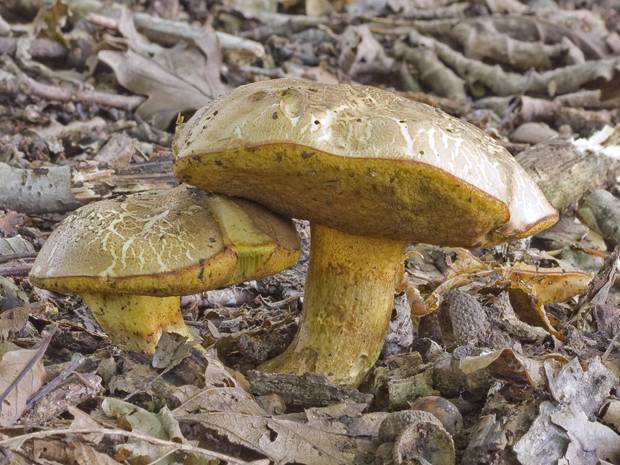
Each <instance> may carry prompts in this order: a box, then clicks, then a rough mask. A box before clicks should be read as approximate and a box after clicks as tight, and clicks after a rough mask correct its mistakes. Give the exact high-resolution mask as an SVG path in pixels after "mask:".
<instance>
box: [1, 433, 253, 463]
mask: <svg viewBox="0 0 620 465" xmlns="http://www.w3.org/2000/svg"><path fill="white" fill-rule="evenodd" d="M90 433H97V434H102V433H103V434H113V435H116V436H123V437H126V438H132V439H139V440H141V441H145V442H149V443H151V444H154V445H157V446H168V447H173V448H174V450H175V451H181V452H189V453H193V454H199V455H204V456H207V457H210V458H216V459H220V460H224V461H226V462H228V463H234V464H239V465H247V462H246V461H244V460H241V459H238V458H236V457H231V456H229V455H225V454H221V453H219V452H214V451H210V450H207V449H201V448H200V447H194V446H190V445H187V444H179V443H176V442H173V441H166V440H163V439H158V438H154V437H153V436H149V435H147V434H144V433H140V432H136V431H125V430H122V429H113V430H108V429H104V428H103V427H102V428H101V429H95V428H76V429H73V428H68V429H60V428H59V429H50V430H46V431H37V432H35V433H28V434H22V435H21V436H15V437H12V438H9V439H4V440H2V441H0V447H9V448H10V447H11V444H23V443H24V442H25V441H28V440H29V439H39V438H46V437H49V436H54V435H76V434H90Z"/></svg>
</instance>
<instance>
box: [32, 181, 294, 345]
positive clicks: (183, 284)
mask: <svg viewBox="0 0 620 465" xmlns="http://www.w3.org/2000/svg"><path fill="white" fill-rule="evenodd" d="M300 252H301V246H300V243H299V237H298V236H297V232H296V230H295V227H294V225H293V224H292V222H291V221H290V220H287V219H283V218H281V217H280V216H278V215H276V214H274V213H272V212H270V211H269V210H267V209H266V208H264V207H262V206H260V205H257V204H255V203H253V202H250V201H248V200H244V199H232V198H227V197H224V196H220V195H214V194H208V193H206V192H203V191H201V190H200V189H197V188H190V187H188V186H184V185H181V186H179V187H177V188H175V189H171V190H161V191H151V192H145V193H141V194H134V195H129V196H126V197H120V198H117V199H114V200H104V201H100V202H95V203H92V204H89V205H87V206H84V207H82V208H80V209H79V210H77V211H76V212H75V213H74V214H72V215H70V216H69V217H67V218H66V219H65V220H64V221H63V222H62V223H61V224H60V225H59V226H58V227H57V228H56V230H55V231H54V232H53V233H52V234H51V235H50V237H49V239H48V240H47V242H46V243H45V245H44V246H43V247H42V248H41V251H40V252H39V255H38V256H37V259H36V260H35V262H34V265H33V268H32V271H31V273H30V281H31V282H32V283H33V284H34V285H35V286H38V287H42V288H44V289H48V290H50V291H56V292H61V293H73V292H75V293H78V294H79V295H80V296H81V297H82V298H83V299H84V301H85V302H86V303H87V304H88V306H89V307H90V309H91V311H92V312H93V314H94V316H95V318H96V319H97V321H98V322H99V324H100V325H101V327H102V328H103V330H104V331H105V332H106V334H107V335H108V336H109V337H110V339H111V341H112V342H113V343H114V344H115V345H117V346H119V347H120V348H122V349H125V350H146V351H147V352H151V353H152V352H153V351H154V350H155V345H156V344H157V341H158V340H159V337H160V336H161V334H162V332H163V331H168V332H175V333H180V334H182V335H185V336H187V337H188V338H191V337H192V335H191V333H190V332H189V330H188V329H187V326H186V325H185V323H184V321H183V316H182V315H181V310H180V296H182V295H188V294H196V293H199V292H203V291H206V290H210V289H215V288H218V287H223V286H226V285H229V284H234V283H239V282H243V281H247V280H251V279H262V278H264V277H267V276H270V275H272V274H275V273H278V272H280V271H282V270H284V269H285V268H288V267H290V266H292V265H294V264H295V262H296V261H297V259H298V258H299V255H300Z"/></svg>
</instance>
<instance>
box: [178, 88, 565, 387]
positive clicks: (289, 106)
mask: <svg viewBox="0 0 620 465" xmlns="http://www.w3.org/2000/svg"><path fill="white" fill-rule="evenodd" d="M173 151H174V153H175V156H176V159H175V162H174V165H173V171H174V173H175V175H176V176H177V177H178V178H179V179H181V180H182V181H183V182H186V183H188V184H191V185H194V186H198V187H200V188H202V189H206V190H209V191H213V192H218V193H224V194H228V195H234V196H239V197H243V198H248V199H251V200H254V201H256V202H259V203H261V204H263V205H266V206H267V207H269V208H271V209H272V210H274V211H276V212H278V213H281V214H283V215H285V216H289V217H295V218H302V219H307V220H310V223H311V249H310V265H309V270H308V275H307V278H306V285H305V301H304V309H303V314H302V319H301V323H300V328H299V332H298V333H297V335H296V337H295V340H294V341H293V343H292V344H291V346H290V347H289V348H288V349H287V350H286V351H285V352H284V353H283V354H281V355H280V356H278V357H276V358H275V359H272V360H270V361H267V362H266V363H264V364H263V365H262V366H261V367H260V368H261V369H262V370H265V371H269V372H291V371H293V372H297V373H303V372H306V371H315V372H318V373H322V374H325V375H326V376H328V377H329V378H330V379H331V380H332V381H333V382H335V383H337V384H340V385H345V386H356V385H358V384H359V383H360V382H361V381H362V379H363V378H364V376H365V375H366V373H367V372H368V371H369V369H370V368H371V367H372V365H373V364H374V363H375V361H376V359H377V357H378V356H379V353H380V351H381V347H382V345H383V342H384V338H385V334H386V331H387V327H388V324H389V321H390V315H391V312H392V302H393V293H394V278H395V276H396V273H397V269H398V268H399V266H400V265H401V260H402V256H403V252H404V250H405V248H406V246H407V244H408V243H409V241H415V242H425V243H429V244H435V245H443V246H459V247H469V248H480V247H485V246H490V245H494V244H500V243H503V242H507V241H511V240H514V239H519V238H523V237H526V236H529V235H531V234H534V233H536V232H538V231H541V230H542V229H545V228H547V227H549V226H551V225H552V224H554V223H555V222H556V221H557V218H558V215H557V212H556V211H555V210H554V209H553V207H551V205H550V204H549V203H548V202H547V200H546V199H545V197H544V196H543V194H542V193H541V191H540V190H539V189H538V187H537V186H536V184H535V183H534V182H533V181H532V180H531V179H530V177H529V176H528V175H527V173H526V172H525V171H524V170H523V169H522V168H521V166H520V165H519V164H518V163H517V162H516V161H515V160H514V159H513V157H512V156H511V155H510V154H509V153H508V152H507V151H506V150H505V149H504V148H503V147H501V146H500V145H498V144H497V143H496V142H495V141H494V140H493V139H491V138H490V137H489V136H487V135H486V134H484V133H483V132H482V131H480V130H479V129H478V128H476V127H474V126H472V125H470V124H467V123H464V122H462V121H460V120H458V119H456V118H453V117H451V116H449V115H447V114H446V113H444V112H442V111H441V110H439V109H436V108H432V107H430V106H427V105H424V104H421V103H417V102H414V101H411V100H408V99H406V98H402V97H399V96H397V95H395V94H393V93H391V92H386V91H383V90H380V89H376V88H373V87H367V86H360V87H351V86H349V85H335V86H333V85H325V84H319V83H314V82H313V83H311V82H302V81H295V80H290V79H278V80H272V81H266V82H257V83H253V84H248V85H245V86H242V87H239V88H237V89H235V90H233V91H231V92H229V93H227V94H224V95H222V96H220V97H219V98H217V99H216V100H214V101H212V102H210V103H208V104H207V105H206V106H204V107H203V108H202V109H200V110H199V111H198V112H197V113H196V114H195V115H194V116H193V117H192V118H191V119H190V120H189V121H188V122H187V123H186V124H180V125H179V126H178V127H177V133H176V139H175V142H174V144H173Z"/></svg>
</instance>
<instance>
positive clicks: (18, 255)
mask: <svg viewBox="0 0 620 465" xmlns="http://www.w3.org/2000/svg"><path fill="white" fill-rule="evenodd" d="M36 256H37V254H36V253H35V252H32V253H14V254H11V255H4V256H3V257H0V265H1V264H2V263H7V262H10V261H12V260H20V259H22V258H35V257H36Z"/></svg>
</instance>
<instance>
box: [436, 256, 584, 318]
mask: <svg viewBox="0 0 620 465" xmlns="http://www.w3.org/2000/svg"><path fill="white" fill-rule="evenodd" d="M456 251H457V260H456V261H455V262H454V263H453V264H452V265H451V266H450V268H449V269H448V271H446V274H445V276H444V278H443V281H442V283H441V285H440V286H438V287H437V288H436V289H435V291H434V292H433V293H432V294H431V295H430V296H429V297H428V298H427V299H426V301H425V305H426V308H427V312H429V313H430V312H431V311H433V310H435V309H436V308H437V307H439V302H440V300H441V296H442V295H443V294H445V293H446V292H448V291H449V290H451V289H455V288H457V287H462V286H465V285H468V286H469V288H470V289H469V290H470V292H472V293H475V292H476V291H478V290H480V289H482V288H486V287H498V286H501V285H503V284H506V283H512V282H518V283H521V284H522V285H523V286H525V289H527V291H528V294H529V295H531V296H533V297H538V298H539V299H540V300H541V302H542V303H543V304H544V303H550V302H564V301H566V300H568V299H570V298H572V297H574V296H575V295H578V294H581V293H582V292H583V291H584V290H585V288H586V287H587V286H588V284H589V283H590V281H591V280H592V276H591V275H590V274H589V273H586V272H584V271H579V270H564V269H563V268H540V267H537V266H533V265H526V264H524V263H516V264H514V265H511V266H510V265H501V264H499V263H490V264H487V263H483V262H481V261H480V260H478V259H477V258H475V257H474V256H473V255H471V253H470V252H468V251H466V250H464V249H456Z"/></svg>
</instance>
